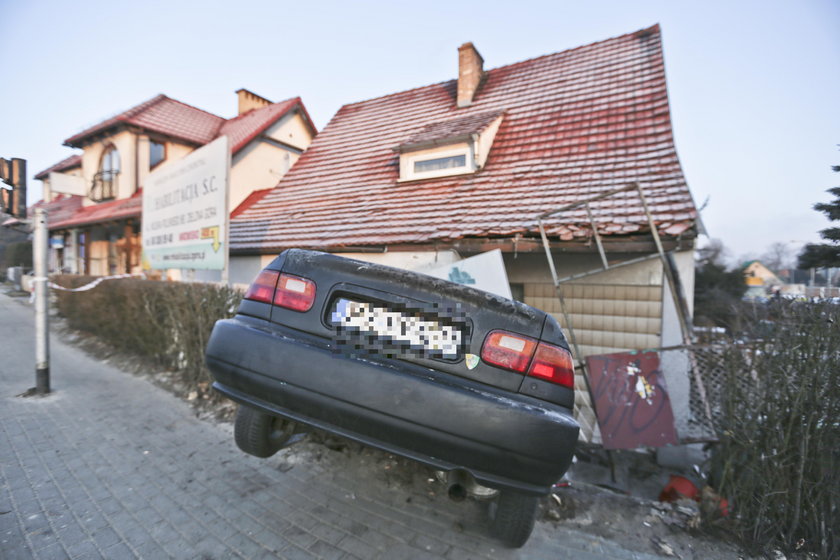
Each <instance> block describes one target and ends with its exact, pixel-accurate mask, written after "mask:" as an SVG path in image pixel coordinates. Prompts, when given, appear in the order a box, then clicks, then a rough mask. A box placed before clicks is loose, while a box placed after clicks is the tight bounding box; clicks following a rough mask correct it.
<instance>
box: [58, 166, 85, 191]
mask: <svg viewBox="0 0 840 560" xmlns="http://www.w3.org/2000/svg"><path fill="white" fill-rule="evenodd" d="M50 190H51V191H52V192H54V193H64V194H75V195H78V196H85V195H86V194H87V190H86V185H85V179H84V177H78V176H76V175H68V174H67V173H56V172H55V171H53V172H52V173H50Z"/></svg>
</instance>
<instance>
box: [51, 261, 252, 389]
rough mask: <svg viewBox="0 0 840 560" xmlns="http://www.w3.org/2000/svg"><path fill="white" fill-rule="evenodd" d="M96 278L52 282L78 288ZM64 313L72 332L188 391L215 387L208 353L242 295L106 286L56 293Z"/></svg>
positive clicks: (204, 288) (188, 287) (123, 283)
mask: <svg viewBox="0 0 840 560" xmlns="http://www.w3.org/2000/svg"><path fill="white" fill-rule="evenodd" d="M94 279H95V277H90V276H71V275H60V276H56V277H54V278H53V279H52V280H53V281H54V282H55V283H56V284H58V285H60V286H63V287H66V288H76V287H80V286H83V285H85V284H87V283H88V282H90V281H92V280H94ZM53 293H55V294H56V298H57V304H58V312H59V314H60V315H61V316H63V317H65V318H66V320H67V324H68V326H69V327H70V328H72V329H77V330H80V331H84V332H87V333H90V334H92V335H95V336H96V337H98V338H99V339H101V340H102V341H104V342H106V343H107V344H109V345H111V346H112V347H114V348H115V349H117V350H120V351H123V352H127V353H131V354H135V355H138V356H140V357H143V358H146V359H149V360H151V361H152V362H153V363H155V364H157V365H159V366H160V367H163V368H166V369H169V370H171V371H175V372H177V373H178V376H179V378H180V381H182V382H183V384H184V385H185V387H186V388H187V389H188V390H191V389H194V388H196V387H198V386H199V384H204V383H208V382H210V374H209V372H208V371H207V368H206V366H205V365H204V352H205V348H206V345H207V340H208V338H209V337H210V332H211V330H212V329H213V325H214V323H215V322H216V321H217V320H219V319H223V318H226V317H232V316H233V315H234V314H235V312H236V309H237V307H238V306H239V302H240V300H241V299H242V294H241V293H239V292H238V291H236V290H234V289H232V288H228V287H224V286H216V285H213V284H198V283H195V284H194V283H182V282H157V281H152V280H135V279H119V280H106V281H104V282H102V283H101V284H99V285H98V286H97V287H95V288H94V289H92V290H88V291H84V292H66V291H60V290H54V291H53Z"/></svg>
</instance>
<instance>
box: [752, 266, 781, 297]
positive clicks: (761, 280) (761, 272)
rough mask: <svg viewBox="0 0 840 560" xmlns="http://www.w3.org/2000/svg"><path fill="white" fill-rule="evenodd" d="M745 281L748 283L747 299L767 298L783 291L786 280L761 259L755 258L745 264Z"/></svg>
mask: <svg viewBox="0 0 840 560" xmlns="http://www.w3.org/2000/svg"><path fill="white" fill-rule="evenodd" d="M742 268H743V270H744V282H745V283H746V284H747V291H746V293H745V294H744V298H745V299H757V298H766V297H770V296H773V295H775V294H776V293H777V292H778V293H779V294H781V293H782V289H783V288H784V286H785V282H784V281H783V280H782V279H781V278H779V276H778V275H777V274H776V273H775V272H773V271H772V270H770V269H769V268H767V267H766V266H764V264H762V263H761V262H760V261H757V260H753V261H748V262H745V263H744V265H743V267H742Z"/></svg>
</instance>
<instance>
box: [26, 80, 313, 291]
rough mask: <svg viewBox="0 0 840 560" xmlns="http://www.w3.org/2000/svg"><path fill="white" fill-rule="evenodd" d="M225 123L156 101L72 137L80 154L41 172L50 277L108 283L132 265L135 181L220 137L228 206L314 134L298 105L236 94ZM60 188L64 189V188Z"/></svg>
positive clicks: (266, 179) (269, 179) (137, 256)
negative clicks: (227, 165)
mask: <svg viewBox="0 0 840 560" xmlns="http://www.w3.org/2000/svg"><path fill="white" fill-rule="evenodd" d="M237 99H238V114H237V115H236V116H235V117H233V118H230V119H225V118H223V117H220V116H218V115H214V114H212V113H208V112H207V111H203V110H201V109H198V108H196V107H193V106H191V105H187V104H186V103H182V102H181V101H178V100H175V99H172V98H170V97H167V96H166V95H162V94H161V95H157V96H155V97H153V98H152V99H149V100H148V101H145V102H143V103H141V104H139V105H137V106H135V107H132V108H131V109H128V110H127V111H123V112H121V113H119V114H118V115H115V116H113V117H111V118H108V119H106V120H104V121H102V122H100V123H98V124H95V125H93V126H91V127H88V128H86V129H85V130H82V131H81V132H79V133H77V134H74V135H73V136H71V137H69V138H68V139H67V140H65V141H64V144H65V145H66V146H69V147H71V148H76V149H79V150H81V153H77V154H74V155H72V156H70V157H68V158H66V159H64V160H62V161H61V162H59V163H57V164H55V165H53V166H51V167H49V168H47V169H45V170H43V171H41V172H40V173H38V174H37V175H36V176H35V178H36V179H39V180H41V181H42V183H43V193H44V195H43V201H42V202H41V203H39V204H41V205H42V206H44V207H45V208H46V209H47V211H48V213H49V214H48V215H49V227H50V235H51V247H52V254H51V259H52V269H53V270H65V271H69V272H73V273H81V274H93V275H107V274H114V273H124V272H136V271H139V270H140V266H141V248H142V246H141V242H140V236H141V232H140V228H141V219H140V217H141V211H142V188H143V182H144V181H145V180H146V178H147V177H148V176H149V173H151V172H152V171H153V170H156V169H158V167H160V166H165V165H167V164H169V163H171V162H175V161H178V160H179V159H181V158H182V157H184V156H185V155H187V154H189V153H190V152H192V151H193V150H195V149H197V148H200V147H202V146H204V145H206V144H208V143H210V142H212V141H213V140H215V139H217V138H219V137H221V136H227V137H228V138H229V144H230V147H231V171H230V192H229V207H230V208H232V209H236V207H237V206H238V205H239V204H241V203H242V202H243V201H244V200H246V199H248V198H249V197H250V196H251V195H252V193H253V192H254V191H259V190H261V189H265V188H268V187H270V186H273V185H275V184H276V183H277V181H278V179H279V178H281V177H282V176H283V175H284V174H285V173H286V172H287V171H288V170H289V169H290V168H291V167H292V165H294V163H295V162H296V161H297V160H298V158H299V157H300V156H301V154H302V153H303V152H304V151H305V150H306V148H307V147H308V146H309V144H310V143H311V142H312V139H313V138H314V137H315V135H316V130H315V127H314V125H313V123H312V120H311V118H310V117H309V115H308V113H307V111H306V108H305V107H304V105H303V102H302V101H301V99H300V98H299V97H297V98H292V99H287V100H285V101H281V102H279V103H273V102H271V101H269V100H267V99H265V98H263V97H260V96H258V95H256V94H254V93H252V92H250V91H248V90H246V89H240V90H239V91H237ZM68 185H69V186H68Z"/></svg>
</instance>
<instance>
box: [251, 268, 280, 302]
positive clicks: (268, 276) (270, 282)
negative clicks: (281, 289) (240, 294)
mask: <svg viewBox="0 0 840 560" xmlns="http://www.w3.org/2000/svg"><path fill="white" fill-rule="evenodd" d="M279 277H280V273H279V272H277V271H276V270H263V271H262V272H260V274H259V275H258V276H257V279H256V280H254V282H253V283H252V284H251V285H250V286H249V287H248V291H247V292H245V299H252V300H254V301H261V302H263V303H271V302H272V300H273V299H274V289H275V288H276V287H277V279H278V278H279Z"/></svg>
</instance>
